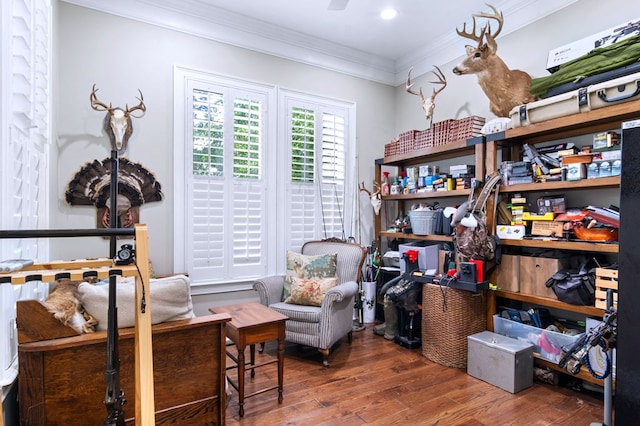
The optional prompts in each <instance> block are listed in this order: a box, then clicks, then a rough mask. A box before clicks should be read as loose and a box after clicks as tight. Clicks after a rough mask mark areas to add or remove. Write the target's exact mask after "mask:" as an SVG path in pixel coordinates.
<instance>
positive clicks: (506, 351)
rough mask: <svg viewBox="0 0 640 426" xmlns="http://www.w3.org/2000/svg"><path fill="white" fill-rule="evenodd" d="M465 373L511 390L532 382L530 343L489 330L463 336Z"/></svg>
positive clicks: (517, 390) (527, 385)
mask: <svg viewBox="0 0 640 426" xmlns="http://www.w3.org/2000/svg"><path fill="white" fill-rule="evenodd" d="M467 347H468V352H467V354H468V359H467V374H469V375H470V376H473V377H475V378H477V379H480V380H483V381H485V382H487V383H490V384H492V385H494V386H497V387H499V388H501V389H504V390H506V391H508V392H511V393H517V392H520V391H521V390H523V389H526V388H528V387H531V386H532V385H533V345H532V344H530V343H526V342H521V341H519V340H517V339H512V338H511V337H507V336H502V335H500V334H496V333H492V332H490V331H482V332H480V333H476V334H473V335H471V336H468V337H467Z"/></svg>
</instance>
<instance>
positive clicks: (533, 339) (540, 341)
mask: <svg viewBox="0 0 640 426" xmlns="http://www.w3.org/2000/svg"><path fill="white" fill-rule="evenodd" d="M493 331H494V332H496V333H498V334H502V335H504V336H508V337H512V338H514V339H518V340H520V341H523V342H528V343H531V344H532V345H533V346H534V353H535V354H536V356H538V357H539V358H542V359H546V360H547V361H551V362H553V363H555V364H557V363H558V361H559V360H560V356H561V352H562V347H563V346H568V345H571V344H573V343H574V342H575V341H576V340H578V339H579V338H580V337H581V336H582V334H584V333H581V334H577V335H575V336H572V335H569V334H562V333H556V332H554V331H549V330H545V329H542V328H537V327H534V326H531V325H527V324H522V323H519V322H516V321H511V320H509V319H506V318H502V317H501V316H500V315H497V314H496V315H494V316H493Z"/></svg>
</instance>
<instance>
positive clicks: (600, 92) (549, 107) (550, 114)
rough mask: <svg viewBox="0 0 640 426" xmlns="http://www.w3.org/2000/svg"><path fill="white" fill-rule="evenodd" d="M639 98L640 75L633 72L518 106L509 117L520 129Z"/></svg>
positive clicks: (514, 125)
mask: <svg viewBox="0 0 640 426" xmlns="http://www.w3.org/2000/svg"><path fill="white" fill-rule="evenodd" d="M638 99H640V73H634V74H629V75H626V76H623V77H619V78H615V79H613V80H609V81H605V82H603V83H599V84H594V85H591V86H588V87H583V88H581V89H578V90H574V91H571V92H567V93H563V94H561V95H557V96H552V97H550V98H546V99H542V100H540V101H535V102H530V103H528V104H525V105H519V106H517V107H515V108H513V109H512V110H511V111H510V113H509V117H510V118H511V125H512V126H513V127H521V126H526V125H529V124H534V123H540V122H542V121H546V120H551V119H553V118H558V117H564V116H566V115H571V114H578V113H580V112H587V111H591V110H594V109H598V108H604V107H607V106H609V105H615V104H620V103H624V102H630V101H635V100H638Z"/></svg>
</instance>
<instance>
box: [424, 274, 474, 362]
mask: <svg viewBox="0 0 640 426" xmlns="http://www.w3.org/2000/svg"><path fill="white" fill-rule="evenodd" d="M486 329H487V298H486V297H485V295H484V293H483V294H482V295H477V294H476V295H474V294H473V293H472V292H470V291H465V290H458V289H455V288H449V287H444V286H443V287H440V285H438V284H424V285H423V286H422V355H424V356H425V357H427V358H429V359H430V360H431V361H433V362H436V363H438V364H440V365H444V366H445V367H456V368H466V367H467V336H470V335H472V334H475V333H479V332H481V331H485V330H486Z"/></svg>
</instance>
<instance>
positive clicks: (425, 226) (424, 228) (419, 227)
mask: <svg viewBox="0 0 640 426" xmlns="http://www.w3.org/2000/svg"><path fill="white" fill-rule="evenodd" d="M435 217H436V211H435V210H409V220H410V221H411V229H412V230H413V233H414V234H416V235H430V234H433V224H434V221H435Z"/></svg>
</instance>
